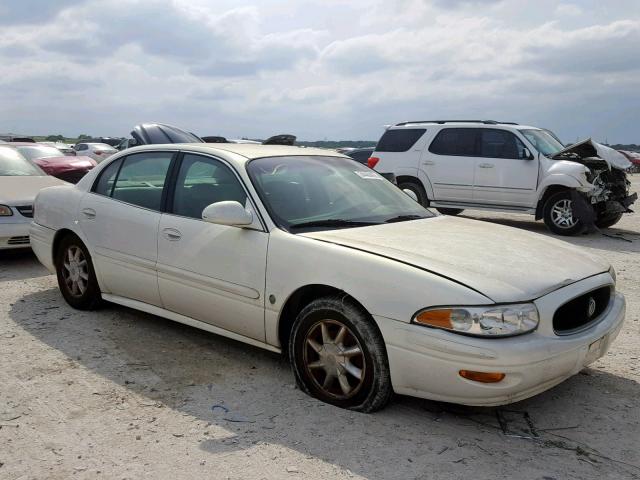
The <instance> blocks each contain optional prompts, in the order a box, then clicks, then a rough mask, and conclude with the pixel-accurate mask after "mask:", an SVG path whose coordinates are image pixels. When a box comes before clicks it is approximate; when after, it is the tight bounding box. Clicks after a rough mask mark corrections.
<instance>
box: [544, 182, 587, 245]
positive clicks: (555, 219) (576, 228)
mask: <svg viewBox="0 0 640 480" xmlns="http://www.w3.org/2000/svg"><path fill="white" fill-rule="evenodd" d="M543 217H544V223H545V224H546V225H547V228H548V229H549V230H551V231H552V232H553V233H557V234H558V235H575V234H576V233H579V232H580V231H582V229H583V224H582V222H581V221H580V220H579V219H578V218H577V217H576V215H575V213H574V208H573V200H572V199H571V193H570V192H569V191H564V192H557V193H554V194H552V195H551V196H549V198H548V199H547V201H546V202H545V204H544V208H543Z"/></svg>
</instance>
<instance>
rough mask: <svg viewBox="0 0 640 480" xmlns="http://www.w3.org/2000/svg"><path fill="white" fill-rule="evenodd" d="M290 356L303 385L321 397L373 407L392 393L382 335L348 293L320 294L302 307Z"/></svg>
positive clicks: (353, 407) (382, 403)
mask: <svg viewBox="0 0 640 480" xmlns="http://www.w3.org/2000/svg"><path fill="white" fill-rule="evenodd" d="M289 356H290V358H291V362H292V367H293V373H294V375H295V378H296V382H297V384H298V386H299V387H300V389H301V390H303V391H304V392H306V393H307V394H309V395H311V396H313V397H316V398H318V399H319V400H322V401H324V402H327V403H330V404H332V405H336V406H338V407H342V408H348V409H350V410H356V411H359V412H365V413H368V412H373V411H376V410H379V409H381V408H382V407H384V406H385V405H386V404H387V403H388V402H389V399H390V398H391V394H392V392H393V390H392V387H391V375H390V372H389V363H388V360H387V353H386V348H385V345H384V341H383V339H382V335H381V334H380V332H379V330H378V328H377V326H376V325H375V324H374V323H373V320H371V319H370V317H369V316H368V315H367V314H366V313H365V312H363V311H362V309H361V308H359V306H358V305H356V304H355V302H353V301H351V300H349V299H348V298H344V296H331V297H325V298H320V299H317V300H314V301H313V302H311V303H310V304H309V305H307V306H306V307H305V308H304V309H303V310H302V311H301V312H300V314H299V315H298V318H297V319H296V322H295V324H294V326H293V332H292V334H291V341H290V343H289Z"/></svg>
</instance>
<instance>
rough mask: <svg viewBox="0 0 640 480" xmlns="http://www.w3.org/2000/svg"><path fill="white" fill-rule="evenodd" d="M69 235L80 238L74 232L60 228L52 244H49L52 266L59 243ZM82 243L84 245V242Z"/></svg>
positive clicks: (54, 262)
mask: <svg viewBox="0 0 640 480" xmlns="http://www.w3.org/2000/svg"><path fill="white" fill-rule="evenodd" d="M69 235H73V236H75V237H78V238H80V237H79V236H78V234H77V233H76V232H74V231H73V230H71V229H69V228H61V229H60V230H58V231H57V232H56V234H55V235H54V237H53V243H52V244H51V258H52V259H53V264H54V265H55V264H56V253H57V252H58V248H59V247H60V242H62V240H63V239H64V238H65V237H67V236H69ZM80 240H81V241H82V238H80ZM83 243H84V241H83ZM85 245H86V244H85ZM56 266H57V265H56Z"/></svg>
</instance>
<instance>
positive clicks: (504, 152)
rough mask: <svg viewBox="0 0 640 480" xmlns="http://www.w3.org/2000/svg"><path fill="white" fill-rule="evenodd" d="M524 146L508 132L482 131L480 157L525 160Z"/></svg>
mask: <svg viewBox="0 0 640 480" xmlns="http://www.w3.org/2000/svg"><path fill="white" fill-rule="evenodd" d="M524 149H525V147H524V144H523V143H522V142H521V141H520V140H519V139H518V138H517V137H516V136H515V135H514V134H513V133H511V132H508V131H506V130H494V129H482V130H481V140H480V156H481V157H486V158H513V159H520V160H522V159H524V158H526V156H525V154H524V151H525V150H524Z"/></svg>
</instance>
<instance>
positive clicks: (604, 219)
mask: <svg viewBox="0 0 640 480" xmlns="http://www.w3.org/2000/svg"><path fill="white" fill-rule="evenodd" d="M621 218H622V212H616V213H609V214H606V213H605V214H602V215H598V218H597V219H596V221H595V224H596V226H597V227H598V228H609V227H612V226H613V225H615V224H616V223H618V222H619V221H620V219H621Z"/></svg>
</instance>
